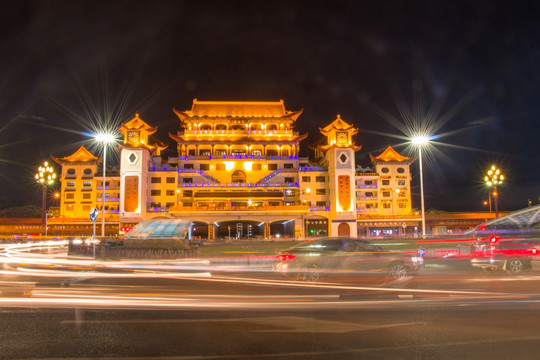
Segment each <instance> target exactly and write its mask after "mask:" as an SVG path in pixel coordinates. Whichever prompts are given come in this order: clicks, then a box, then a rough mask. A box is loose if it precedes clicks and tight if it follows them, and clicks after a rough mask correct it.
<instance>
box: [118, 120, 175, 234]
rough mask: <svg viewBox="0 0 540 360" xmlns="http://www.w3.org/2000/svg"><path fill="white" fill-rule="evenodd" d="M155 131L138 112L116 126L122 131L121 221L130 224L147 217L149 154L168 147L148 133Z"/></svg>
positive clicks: (158, 152)
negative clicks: (119, 125)
mask: <svg viewBox="0 0 540 360" xmlns="http://www.w3.org/2000/svg"><path fill="white" fill-rule="evenodd" d="M156 131H157V128H154V127H151V126H149V125H148V124H147V123H145V122H144V121H143V120H142V119H141V118H139V114H135V117H134V118H133V119H131V120H130V121H128V122H126V123H124V124H122V126H121V127H120V129H119V132H120V133H121V134H122V135H124V141H123V145H122V146H121V147H120V148H121V154H120V193H121V194H122V196H121V198H120V223H129V224H133V223H137V222H140V221H141V220H143V219H145V217H146V209H147V208H148V205H147V202H148V201H147V198H148V190H147V183H148V169H149V166H150V163H151V160H152V156H159V154H160V152H161V150H163V149H165V148H166V147H167V146H166V145H165V144H163V143H161V142H159V141H158V140H156V139H154V138H153V137H152V136H151V135H152V134H154V133H155V132H156Z"/></svg>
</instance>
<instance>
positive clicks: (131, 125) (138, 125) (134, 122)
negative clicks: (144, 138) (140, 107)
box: [118, 114, 157, 135]
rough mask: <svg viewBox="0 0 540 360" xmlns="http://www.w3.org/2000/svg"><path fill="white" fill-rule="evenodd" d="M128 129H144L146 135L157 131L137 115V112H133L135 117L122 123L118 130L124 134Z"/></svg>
mask: <svg viewBox="0 0 540 360" xmlns="http://www.w3.org/2000/svg"><path fill="white" fill-rule="evenodd" d="M128 130H139V131H140V130H144V131H145V132H146V134H147V135H152V134H153V133H155V132H156V131H157V128H155V127H151V126H150V125H148V124H147V123H145V122H144V121H143V120H142V119H141V118H140V117H139V114H135V117H134V118H133V119H131V120H129V121H128V122H126V123H124V124H122V126H121V127H120V129H119V130H118V131H120V133H121V134H122V135H126V132H127V131H128Z"/></svg>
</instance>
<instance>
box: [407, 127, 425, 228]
mask: <svg viewBox="0 0 540 360" xmlns="http://www.w3.org/2000/svg"><path fill="white" fill-rule="evenodd" d="M411 142H412V143H413V144H414V145H418V162H419V164H420V202H421V204H422V237H423V238H425V237H426V213H425V210H424V179H423V173H422V146H424V145H427V144H428V143H429V137H427V136H416V137H414V138H412V140H411Z"/></svg>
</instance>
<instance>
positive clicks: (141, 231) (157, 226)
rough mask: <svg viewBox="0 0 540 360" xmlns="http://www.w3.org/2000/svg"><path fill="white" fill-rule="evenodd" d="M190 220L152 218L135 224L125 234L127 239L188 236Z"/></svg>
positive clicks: (183, 237)
mask: <svg viewBox="0 0 540 360" xmlns="http://www.w3.org/2000/svg"><path fill="white" fill-rule="evenodd" d="M191 223H192V221H191V220H185V219H171V218H163V217H160V218H153V219H150V220H146V221H143V222H141V223H139V224H137V225H136V226H135V227H134V228H133V230H131V231H130V232H129V234H128V235H127V236H126V238H128V239H141V238H145V239H146V238H182V239H185V238H186V237H187V236H188V233H189V230H190V227H191Z"/></svg>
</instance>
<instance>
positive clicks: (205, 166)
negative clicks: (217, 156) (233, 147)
mask: <svg viewBox="0 0 540 360" xmlns="http://www.w3.org/2000/svg"><path fill="white" fill-rule="evenodd" d="M199 169H200V170H203V171H208V170H210V164H200V165H199Z"/></svg>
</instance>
